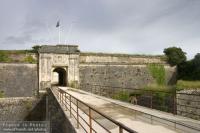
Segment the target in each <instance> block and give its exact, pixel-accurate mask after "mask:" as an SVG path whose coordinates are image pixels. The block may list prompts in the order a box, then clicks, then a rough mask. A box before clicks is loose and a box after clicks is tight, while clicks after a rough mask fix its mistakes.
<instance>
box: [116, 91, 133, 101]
mask: <svg viewBox="0 0 200 133" xmlns="http://www.w3.org/2000/svg"><path fill="white" fill-rule="evenodd" d="M112 98H113V99H116V100H121V101H124V102H128V101H129V93H128V92H125V91H120V92H118V93H117V94H115V95H113V96H112Z"/></svg>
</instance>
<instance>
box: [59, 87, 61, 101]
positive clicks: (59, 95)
mask: <svg viewBox="0 0 200 133" xmlns="http://www.w3.org/2000/svg"><path fill="white" fill-rule="evenodd" d="M58 91H59V92H58V93H59V100H60V102H61V92H60V90H58Z"/></svg>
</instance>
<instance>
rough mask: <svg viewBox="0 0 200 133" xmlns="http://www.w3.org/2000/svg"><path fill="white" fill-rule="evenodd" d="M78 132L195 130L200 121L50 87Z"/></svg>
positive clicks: (180, 132) (194, 132) (198, 129)
mask: <svg viewBox="0 0 200 133" xmlns="http://www.w3.org/2000/svg"><path fill="white" fill-rule="evenodd" d="M50 90H51V92H52V93H53V96H54V97H55V99H56V101H57V102H58V103H59V105H60V108H61V109H62V111H63V112H64V114H65V117H66V119H68V120H69V121H70V123H71V125H72V126H73V128H74V129H75V132H78V133H84V132H85V133H104V132H105V133H107V132H108V133H127V132H129V133H161V132H162V133H199V132H200V121H197V120H193V119H190V118H186V117H181V116H177V115H173V114H170V113H166V112H162V111H158V110H154V109H149V108H145V107H142V106H138V105H133V104H130V103H125V102H121V101H118V100H113V99H110V98H105V97H102V96H98V95H95V94H92V93H88V92H85V91H83V90H79V89H74V88H70V87H52V88H51V89H50Z"/></svg>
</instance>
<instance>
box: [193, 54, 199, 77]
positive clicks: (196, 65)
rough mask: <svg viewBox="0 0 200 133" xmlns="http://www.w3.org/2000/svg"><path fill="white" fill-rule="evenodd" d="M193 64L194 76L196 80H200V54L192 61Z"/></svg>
mask: <svg viewBox="0 0 200 133" xmlns="http://www.w3.org/2000/svg"><path fill="white" fill-rule="evenodd" d="M192 62H193V66H194V68H193V70H192V72H193V74H194V78H193V79H194V80H200V53H197V54H196V55H195V57H194V59H193V60H192Z"/></svg>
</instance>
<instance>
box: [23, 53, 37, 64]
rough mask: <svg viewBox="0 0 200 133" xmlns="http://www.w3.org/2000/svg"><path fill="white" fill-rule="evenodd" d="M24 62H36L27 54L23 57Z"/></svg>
mask: <svg viewBox="0 0 200 133" xmlns="http://www.w3.org/2000/svg"><path fill="white" fill-rule="evenodd" d="M24 62H27V63H37V61H36V60H35V59H34V58H33V57H32V56H31V55H29V56H27V57H25V58H24Z"/></svg>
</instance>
